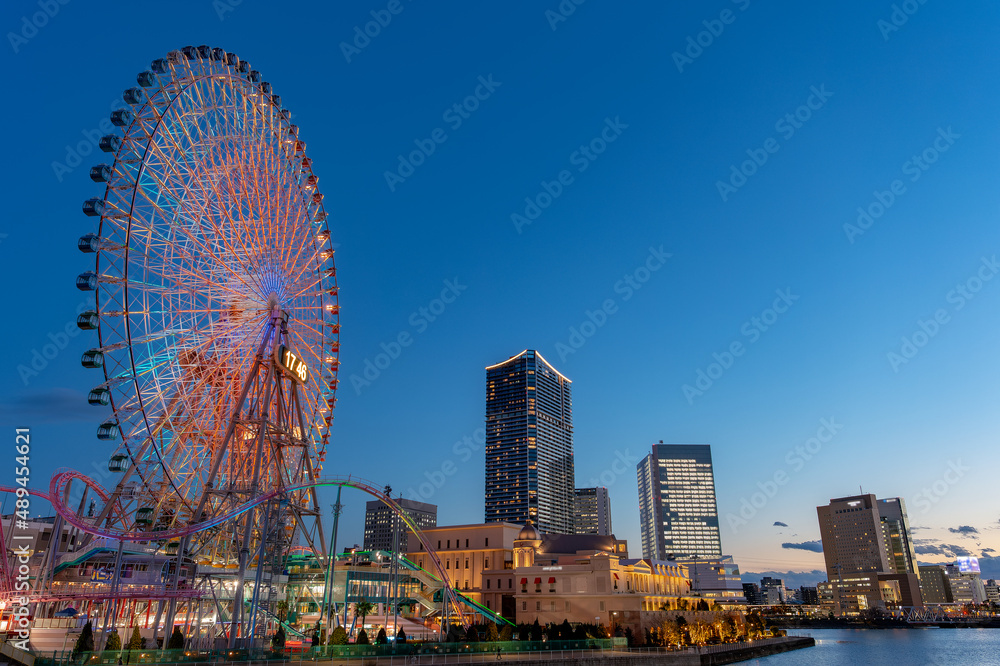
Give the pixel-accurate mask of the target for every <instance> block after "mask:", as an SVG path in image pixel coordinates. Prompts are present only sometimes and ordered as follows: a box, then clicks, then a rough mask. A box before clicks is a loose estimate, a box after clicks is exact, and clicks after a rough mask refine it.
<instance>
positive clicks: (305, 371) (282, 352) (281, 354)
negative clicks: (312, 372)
mask: <svg viewBox="0 0 1000 666" xmlns="http://www.w3.org/2000/svg"><path fill="white" fill-rule="evenodd" d="M276 360H277V362H278V367H280V368H281V369H282V370H284V371H285V372H287V373H288V374H290V375H291V376H292V378H293V379H296V380H298V381H300V382H302V383H303V384H305V383H306V381H308V379H309V366H308V365H306V362H305V361H304V360H302V358H300V357H299V355H298V354H296V353H295V352H293V351H292V350H291V349H289V348H288V347H286V346H285V345H280V346H279V347H278V351H277V359H276Z"/></svg>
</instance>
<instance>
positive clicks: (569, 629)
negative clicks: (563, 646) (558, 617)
mask: <svg viewBox="0 0 1000 666" xmlns="http://www.w3.org/2000/svg"><path fill="white" fill-rule="evenodd" d="M572 638H573V625H571V624H570V623H569V620H563V621H562V624H560V625H559V640H561V641H568V640H572Z"/></svg>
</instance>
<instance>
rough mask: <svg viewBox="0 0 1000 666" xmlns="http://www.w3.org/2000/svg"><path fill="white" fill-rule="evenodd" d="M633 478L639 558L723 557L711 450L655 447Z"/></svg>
mask: <svg viewBox="0 0 1000 666" xmlns="http://www.w3.org/2000/svg"><path fill="white" fill-rule="evenodd" d="M636 474H637V476H638V479H639V524H640V528H641V529H642V556H643V557H649V558H655V559H659V560H665V559H668V558H690V557H695V556H697V557H719V556H721V555H722V542H721V540H720V537H719V509H718V506H717V505H716V501H715V476H714V473H713V470H712V448H711V447H710V446H708V445H707V444H664V443H663V442H660V443H659V444H654V445H653V452H652V453H650V454H649V455H648V456H646V457H645V458H643V459H642V461H640V462H639V464H638V465H637V466H636Z"/></svg>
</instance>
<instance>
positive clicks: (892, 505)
mask: <svg viewBox="0 0 1000 666" xmlns="http://www.w3.org/2000/svg"><path fill="white" fill-rule="evenodd" d="M816 513H817V515H818V516H819V531H820V538H821V539H822V540H823V557H824V558H825V560H826V573H827V576H828V579H829V581H830V583H831V584H832V585H833V588H834V601H835V604H836V606H837V607H838V612H840V613H847V614H854V613H857V612H860V611H862V610H865V609H868V608H877V607H884V606H886V605H888V604H896V603H898V605H902V606H921V605H922V602H921V595H920V581H919V578H918V577H917V568H916V563H917V561H916V556H915V555H914V551H913V545H912V544H913V538H912V536H911V534H910V528H909V525H908V524H907V517H906V506H905V505H904V503H903V500H902V499H901V498H898V497H894V498H890V499H884V500H878V499H876V498H875V495H872V494H867V495H856V496H852V497H841V498H837V499H832V500H830V504H829V505H827V506H819V507H816ZM890 589H891V590H896V589H898V595H899V598H898V600H897V599H895V598H891V599H890V598H886V590H890ZM892 594H893V595H895V592H893V593H892Z"/></svg>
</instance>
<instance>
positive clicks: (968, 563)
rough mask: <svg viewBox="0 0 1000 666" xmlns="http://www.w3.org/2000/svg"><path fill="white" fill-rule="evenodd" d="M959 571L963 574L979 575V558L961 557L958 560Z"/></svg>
mask: <svg viewBox="0 0 1000 666" xmlns="http://www.w3.org/2000/svg"><path fill="white" fill-rule="evenodd" d="M958 570H959V571H961V572H962V573H979V558H978V557H960V558H958Z"/></svg>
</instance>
